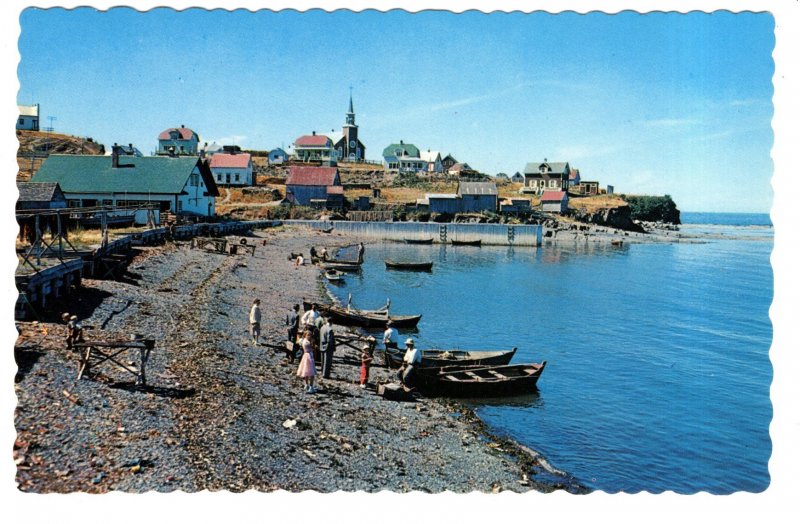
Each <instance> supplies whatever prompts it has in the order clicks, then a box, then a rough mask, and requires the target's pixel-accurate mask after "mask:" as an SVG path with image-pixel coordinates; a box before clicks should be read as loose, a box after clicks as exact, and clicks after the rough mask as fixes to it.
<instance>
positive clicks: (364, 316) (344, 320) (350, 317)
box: [303, 300, 422, 328]
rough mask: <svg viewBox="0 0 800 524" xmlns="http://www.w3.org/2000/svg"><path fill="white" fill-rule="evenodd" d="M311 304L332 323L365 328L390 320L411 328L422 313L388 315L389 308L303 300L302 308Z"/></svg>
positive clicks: (398, 325)
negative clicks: (370, 307)
mask: <svg viewBox="0 0 800 524" xmlns="http://www.w3.org/2000/svg"><path fill="white" fill-rule="evenodd" d="M312 304H316V305H317V310H318V311H319V312H320V313H322V314H323V315H330V317H331V320H332V321H333V323H334V324H339V325H343V326H361V327H365V328H373V327H381V328H383V327H386V323H387V322H389V321H390V320H391V321H392V325H394V326H395V327H397V328H413V327H416V325H417V324H418V323H419V321H420V319H421V318H422V315H390V314H389V308H388V307H386V306H384V307H383V308H381V309H373V310H360V309H356V308H354V307H343V306H335V305H327V304H320V303H317V302H308V301H306V300H303V308H305V310H306V311H307V310H308V309H310V308H311V305H312Z"/></svg>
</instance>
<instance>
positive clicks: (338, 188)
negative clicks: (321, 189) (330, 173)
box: [325, 186, 344, 195]
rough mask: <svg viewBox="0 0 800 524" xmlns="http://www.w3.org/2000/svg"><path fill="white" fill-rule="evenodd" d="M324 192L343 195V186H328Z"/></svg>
mask: <svg viewBox="0 0 800 524" xmlns="http://www.w3.org/2000/svg"><path fill="white" fill-rule="evenodd" d="M325 192H326V193H328V194H329V195H344V186H328V187H327V188H325Z"/></svg>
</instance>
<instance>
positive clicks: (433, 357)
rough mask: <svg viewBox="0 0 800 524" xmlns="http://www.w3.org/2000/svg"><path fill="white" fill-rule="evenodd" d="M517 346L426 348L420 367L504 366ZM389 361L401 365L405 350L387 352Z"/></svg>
mask: <svg viewBox="0 0 800 524" xmlns="http://www.w3.org/2000/svg"><path fill="white" fill-rule="evenodd" d="M516 352H517V348H514V349H511V350H507V351H462V350H444V349H425V350H423V351H422V363H421V365H420V367H422V368H426V369H430V368H444V367H448V366H457V367H462V366H463V367H469V366H472V367H474V366H502V365H506V364H508V363H509V362H511V359H512V358H513V357H514V354H515V353H516ZM386 357H387V361H388V363H389V365H390V366H392V367H400V364H402V362H403V351H402V350H398V351H397V352H387V353H386Z"/></svg>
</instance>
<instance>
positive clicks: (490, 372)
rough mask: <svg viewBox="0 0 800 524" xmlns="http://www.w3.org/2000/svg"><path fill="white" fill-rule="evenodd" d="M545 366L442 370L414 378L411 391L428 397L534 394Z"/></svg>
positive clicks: (427, 371)
mask: <svg viewBox="0 0 800 524" xmlns="http://www.w3.org/2000/svg"><path fill="white" fill-rule="evenodd" d="M546 364H547V362H546V361H545V362H542V363H541V364H517V365H513V366H488V367H474V368H473V367H470V368H464V367H462V366H457V367H452V368H451V367H445V368H439V369H435V368H434V369H430V370H425V369H424V368H422V369H421V370H420V372H419V373H416V374H415V377H414V378H415V387H416V388H417V389H418V390H419V391H420V392H421V393H422V394H423V395H427V396H432V397H434V396H435V397H500V396H505V395H520V394H524V393H532V392H534V391H536V383H537V382H538V381H539V377H540V376H541V375H542V372H543V371H544V367H545V365H546Z"/></svg>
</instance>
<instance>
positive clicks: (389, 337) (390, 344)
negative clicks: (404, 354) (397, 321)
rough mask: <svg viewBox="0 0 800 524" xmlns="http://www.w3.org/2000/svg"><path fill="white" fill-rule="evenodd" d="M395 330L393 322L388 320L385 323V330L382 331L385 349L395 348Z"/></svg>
mask: <svg viewBox="0 0 800 524" xmlns="http://www.w3.org/2000/svg"><path fill="white" fill-rule="evenodd" d="M397 337H398V333H397V330H396V329H395V328H394V323H393V322H392V321H391V320H390V321H388V322H387V323H386V331H384V332H383V347H384V348H386V349H387V350H389V349H397Z"/></svg>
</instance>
